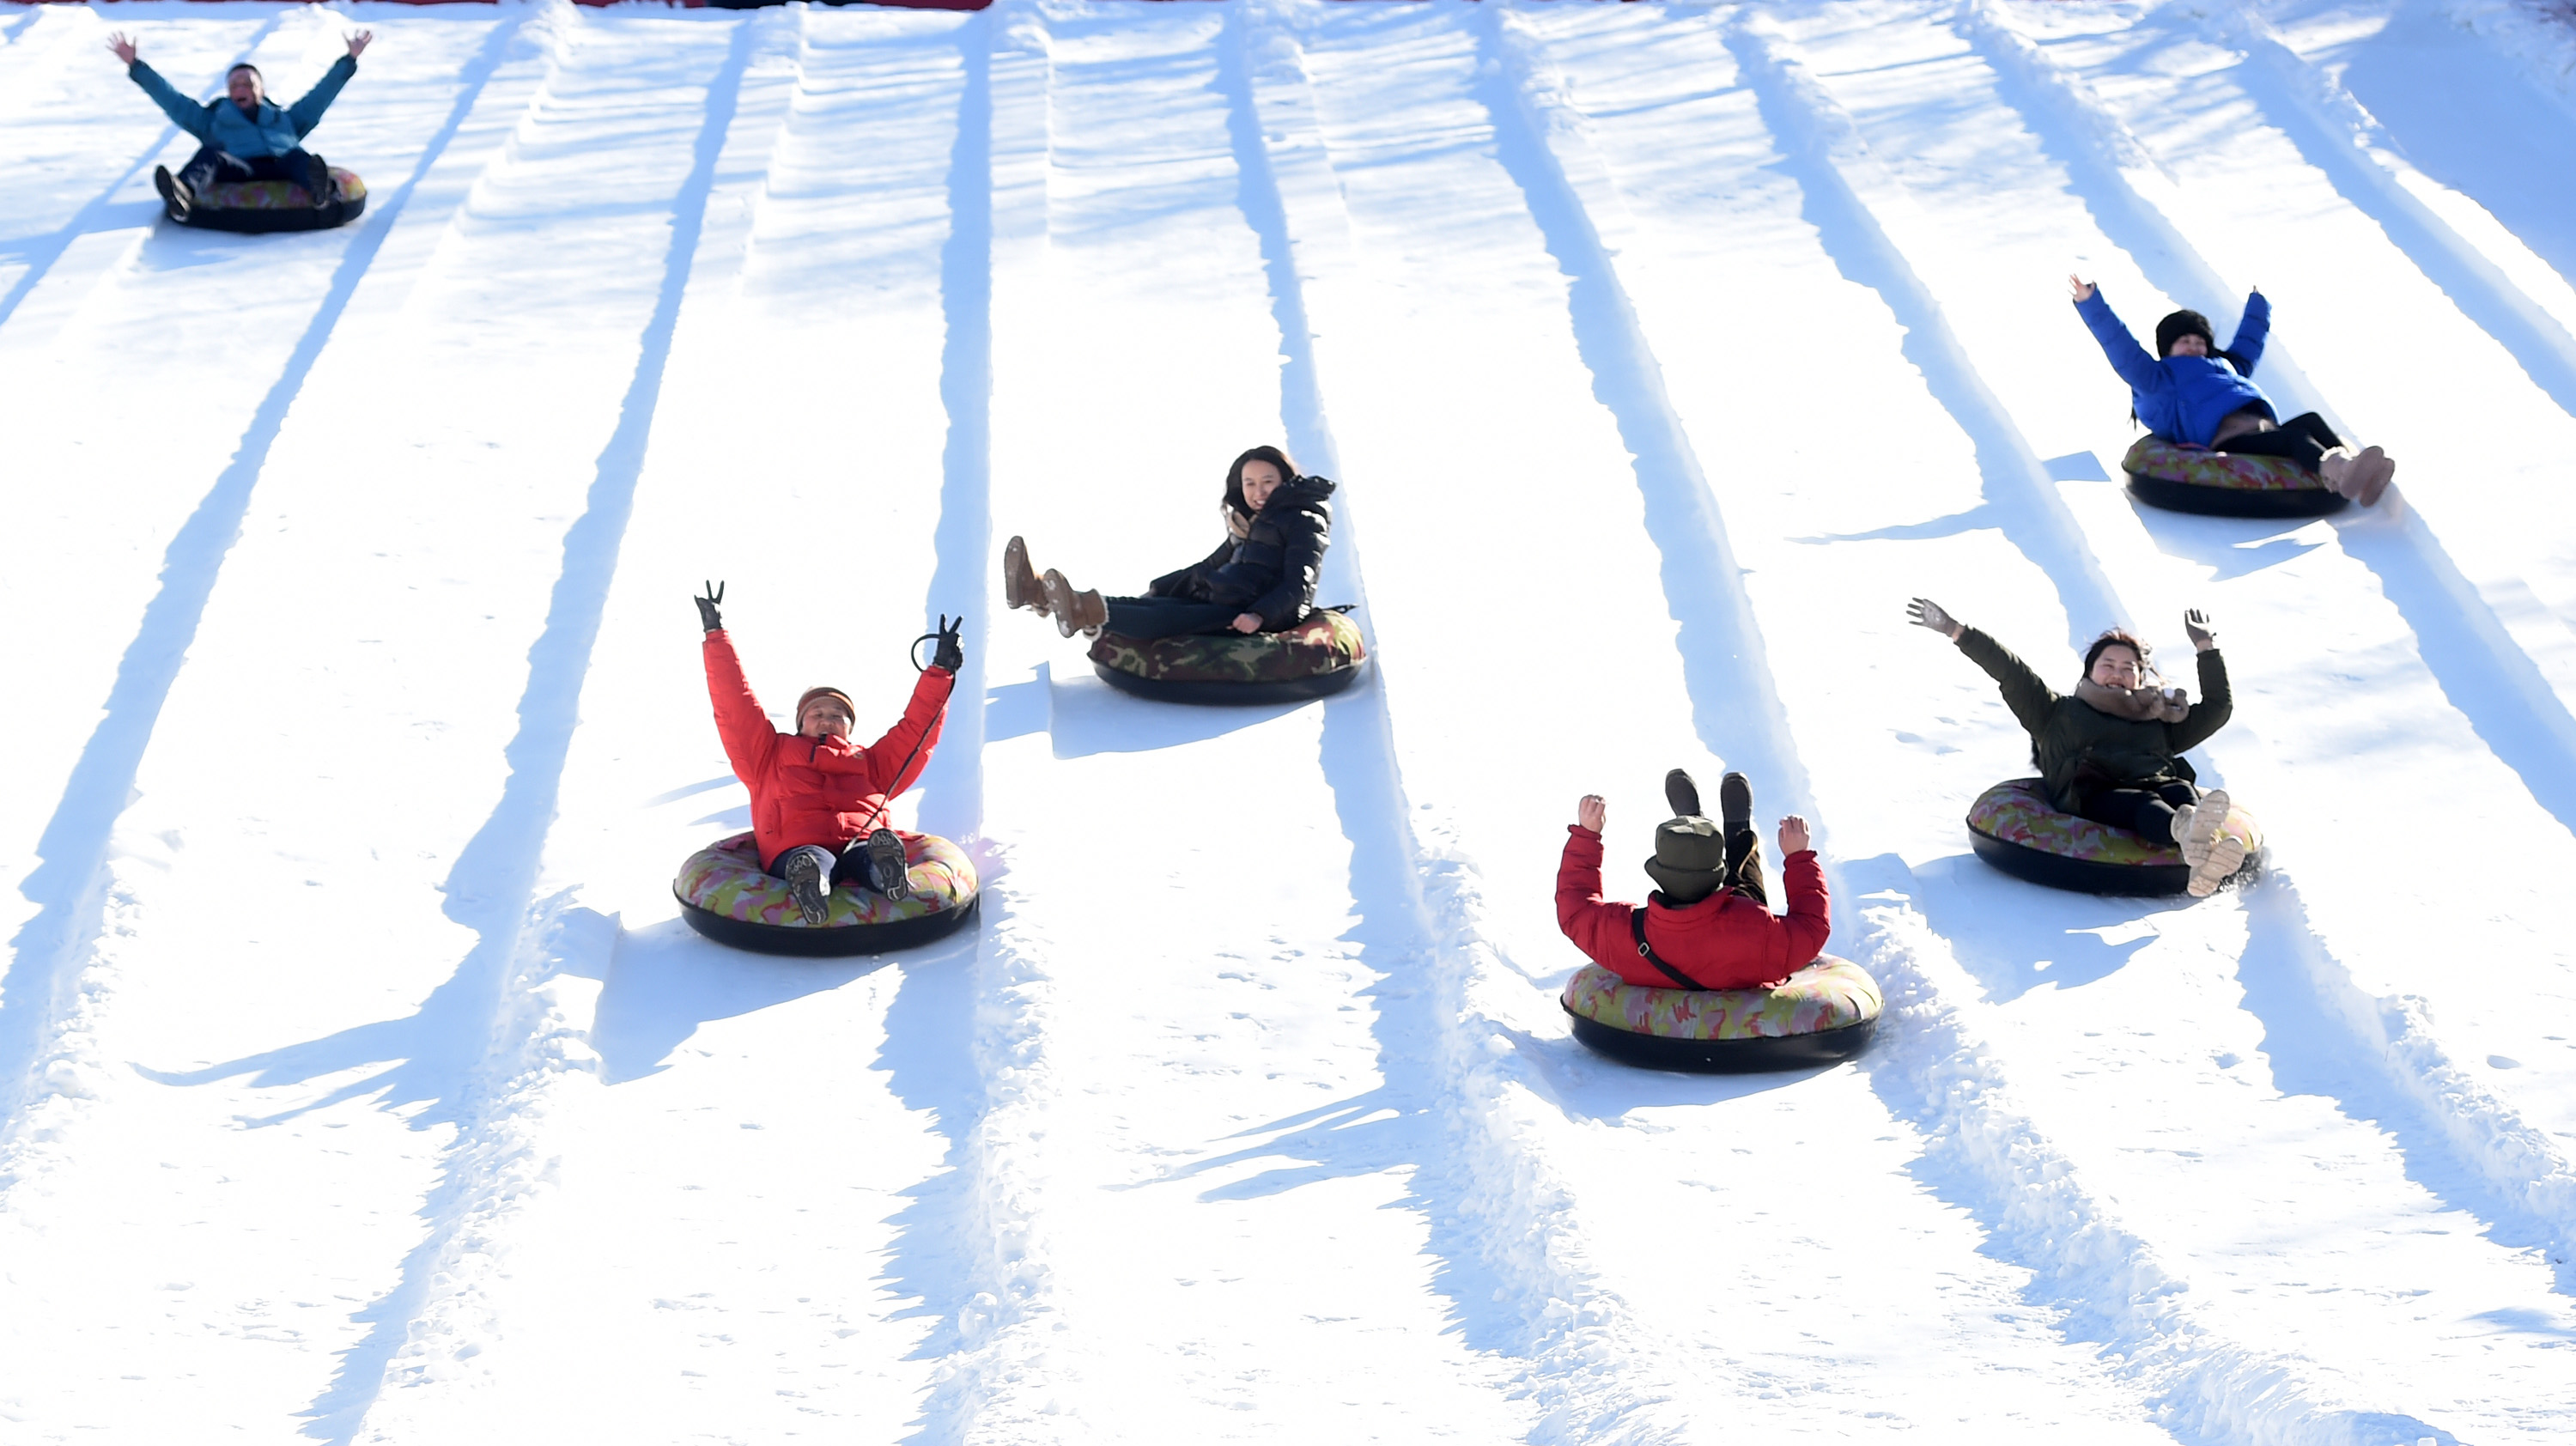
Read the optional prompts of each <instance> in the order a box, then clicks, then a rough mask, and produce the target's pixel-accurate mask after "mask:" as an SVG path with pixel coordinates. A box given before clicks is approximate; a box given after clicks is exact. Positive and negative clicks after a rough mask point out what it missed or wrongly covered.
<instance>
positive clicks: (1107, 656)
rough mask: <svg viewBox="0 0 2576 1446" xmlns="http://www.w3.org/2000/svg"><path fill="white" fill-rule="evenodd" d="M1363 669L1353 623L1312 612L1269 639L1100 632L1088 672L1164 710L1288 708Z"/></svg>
mask: <svg viewBox="0 0 2576 1446" xmlns="http://www.w3.org/2000/svg"><path fill="white" fill-rule="evenodd" d="M1367 663H1368V645H1367V644H1366V643H1364V642H1362V641H1360V630H1359V626H1358V624H1356V623H1353V622H1352V621H1351V620H1350V619H1349V618H1346V617H1344V616H1342V615H1341V614H1340V613H1337V612H1334V611H1332V610H1330V609H1328V608H1327V609H1318V610H1316V611H1315V612H1313V613H1311V614H1309V615H1308V616H1307V618H1306V620H1305V621H1304V622H1302V623H1299V624H1298V625H1297V626H1295V627H1293V628H1287V629H1283V630H1281V631H1279V632H1275V633H1234V632H1226V633H1195V634H1192V635H1190V636H1188V637H1180V638H1155V639H1153V640H1151V641H1144V640H1140V639H1137V638H1122V637H1120V636H1118V635H1117V634H1116V633H1110V632H1103V633H1102V634H1101V635H1100V636H1099V638H1098V639H1097V640H1095V641H1094V642H1093V643H1092V645H1091V664H1092V667H1093V668H1094V670H1096V671H1097V672H1098V673H1099V674H1100V676H1101V677H1102V678H1104V679H1106V680H1107V681H1108V682H1109V684H1110V685H1111V686H1112V687H1116V688H1121V689H1124V690H1125V691H1127V692H1130V693H1133V694H1135V695H1136V696H1138V697H1140V698H1153V699H1156V700H1158V701H1160V702H1165V703H1295V702H1300V701H1302V700H1304V699H1307V698H1322V697H1326V696H1328V695H1330V694H1334V693H1338V692H1340V691H1342V690H1343V689H1344V688H1347V687H1349V686H1350V685H1351V680H1352V679H1354V678H1357V677H1358V676H1359V675H1360V669H1361V668H1362V667H1364V666H1366V665H1367Z"/></svg>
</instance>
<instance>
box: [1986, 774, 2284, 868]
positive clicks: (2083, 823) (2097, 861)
mask: <svg viewBox="0 0 2576 1446" xmlns="http://www.w3.org/2000/svg"><path fill="white" fill-rule="evenodd" d="M2219 828H2220V830H2221V831H2222V832H2224V833H2229V834H2233V835H2234V836H2235V837H2236V838H2237V840H2238V841H2239V842H2241V843H2243V844H2244V845H2245V864H2244V866H2243V867H2242V868H2239V869H2238V870H2237V871H2236V872H2235V874H2233V875H2232V876H2230V877H2229V878H2228V879H2227V881H2226V882H2228V883H2244V882H2246V881H2248V880H2250V879H2252V878H2253V877H2254V874H2255V873H2256V871H2257V870H2259V869H2260V868H2261V866H2262V861H2263V830H2262V828H2261V826H2259V825H2258V824H2256V823H2255V822H2254V816H2253V815H2252V814H2249V813H2247V812H2246V811H2245V810H2244V809H2243V808H2241V807H2231V808H2230V809H2228V811H2227V821H2226V822H2225V823H2223V824H2220V825H2219ZM1968 840H1969V842H1970V843H1972V844H1973V845H1975V847H1976V850H1977V857H1979V858H1981V859H1984V860H1985V861H1986V862H1987V863H1990V864H1993V865H1994V866H1995V867H1996V868H1999V869H2001V870H2003V871H2004V872H2005V873H2008V874H2010V875H2012V876H2013V877H2015V878H2017V879H2027V880H2029V881H2030V882H2032V883H2034V884H2045V885H2047V886H2048V887H2050V888H2052V889H2073V890H2075V891H2076V892H2078V893H2086V894H2145V895H2158V894H2179V893H2181V892H2183V887H2184V885H2186V884H2188V883H2190V882H2191V870H2190V869H2189V868H2188V867H2186V866H2185V865H2184V864H2183V861H2182V851H2181V850H2180V849H2177V848H2175V847H2174V846H2173V845H2172V844H2170V843H2150V842H2148V841H2147V840H2146V839H2143V838H2141V837H2139V836H2138V835H2136V834H2133V833H2131V832H2129V831H2128V830H2127V829H2124V828H2113V827H2111V826H2110V825H2109V824H2105V823H2095V822H2094V821H2093V820H2091V819H2089V818H2079V817H2077V816H2076V815H2074V814H2071V813H2060V812H2058V811H2057V810H2056V809H2054V808H2052V807H2050V806H2049V802H2048V796H2047V795H2046V794H2045V793H2043V792H2041V790H2040V786H2039V780H2038V779H2036V778H2016V779H2013V780H2011V781H2010V782H2006V783H1998V784H1996V785H1995V786H1994V787H1992V788H1989V789H1987V790H1986V791H1985V792H1984V793H1981V794H1979V795H1977V801H1976V803H1975V804H1973V805H1971V806H1970V807H1969V809H1968Z"/></svg>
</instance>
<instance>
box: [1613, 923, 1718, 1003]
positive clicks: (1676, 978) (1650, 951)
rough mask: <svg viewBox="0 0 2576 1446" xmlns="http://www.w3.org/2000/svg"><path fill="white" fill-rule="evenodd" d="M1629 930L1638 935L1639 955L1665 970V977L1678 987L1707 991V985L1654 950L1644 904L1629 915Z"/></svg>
mask: <svg viewBox="0 0 2576 1446" xmlns="http://www.w3.org/2000/svg"><path fill="white" fill-rule="evenodd" d="M1628 932H1630V933H1632V934H1634V935H1636V936H1637V957H1638V958H1640V959H1643V960H1645V961H1646V962H1647V963H1649V964H1652V965H1654V966H1655V967H1656V968H1658V969H1661V970H1663V971H1664V977H1665V978H1667V979H1670V980H1671V981H1673V983H1674V985H1675V986H1676V987H1678V988H1682V989H1697V990H1702V991H1705V990H1706V989H1707V988H1708V986H1707V985H1705V984H1702V983H1700V982H1699V981H1698V980H1696V979H1693V978H1692V977H1690V976H1689V975H1687V974H1684V973H1683V972H1682V971H1680V970H1679V969H1676V968H1674V967H1673V966H1672V965H1670V964H1667V963H1665V962H1664V959H1663V956H1662V955H1660V954H1657V953H1656V952H1655V951H1654V947H1653V946H1652V945H1650V944H1648V943H1647V942H1646V909H1645V906H1644V905H1642V904H1641V905H1639V906H1638V907H1637V908H1636V909H1635V910H1634V911H1633V912H1631V913H1630V914H1629V915H1628Z"/></svg>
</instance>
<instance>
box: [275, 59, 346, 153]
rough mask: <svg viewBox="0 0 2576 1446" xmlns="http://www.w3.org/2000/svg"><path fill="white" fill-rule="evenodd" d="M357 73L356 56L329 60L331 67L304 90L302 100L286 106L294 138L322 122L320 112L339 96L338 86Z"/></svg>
mask: <svg viewBox="0 0 2576 1446" xmlns="http://www.w3.org/2000/svg"><path fill="white" fill-rule="evenodd" d="M357 73H358V57H356V56H354V55H343V56H341V57H340V58H339V59H338V60H335V61H333V62H331V68H330V69H329V70H326V71H324V72H322V78H321V79H320V80H317V81H315V82H314V83H313V88H312V89H311V90H308V91H306V92H304V98H303V99H302V100H299V101H297V102H296V103H295V104H293V105H290V106H288V107H287V108H286V118H287V119H288V120H291V121H293V122H295V136H296V139H298V140H301V139H303V138H304V137H305V136H307V135H309V134H311V133H312V130H313V128H314V127H315V126H318V125H320V124H322V112H324V111H326V110H329V109H330V108H331V102H333V101H335V100H337V99H339V98H340V87H342V86H344V85H347V84H348V83H349V77H350V76H353V75H356V74H357ZM272 144H274V142H272Z"/></svg>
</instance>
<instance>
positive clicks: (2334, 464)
mask: <svg viewBox="0 0 2576 1446" xmlns="http://www.w3.org/2000/svg"><path fill="white" fill-rule="evenodd" d="M2352 464H2353V454H2352V449H2351V448H2350V447H2337V448H2335V449H2334V450H2333V451H2331V452H2328V453H2326V454H2325V455H2324V456H2322V457H2320V458H2318V459H2317V475H2318V476H2320V477H2323V478H2324V479H2326V490H2328V491H2330V492H2332V493H2334V495H2336V496H2337V497H2350V496H2351V495H2352V494H2353V481H2354V478H2353V475H2352V473H2353V466H2352Z"/></svg>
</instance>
